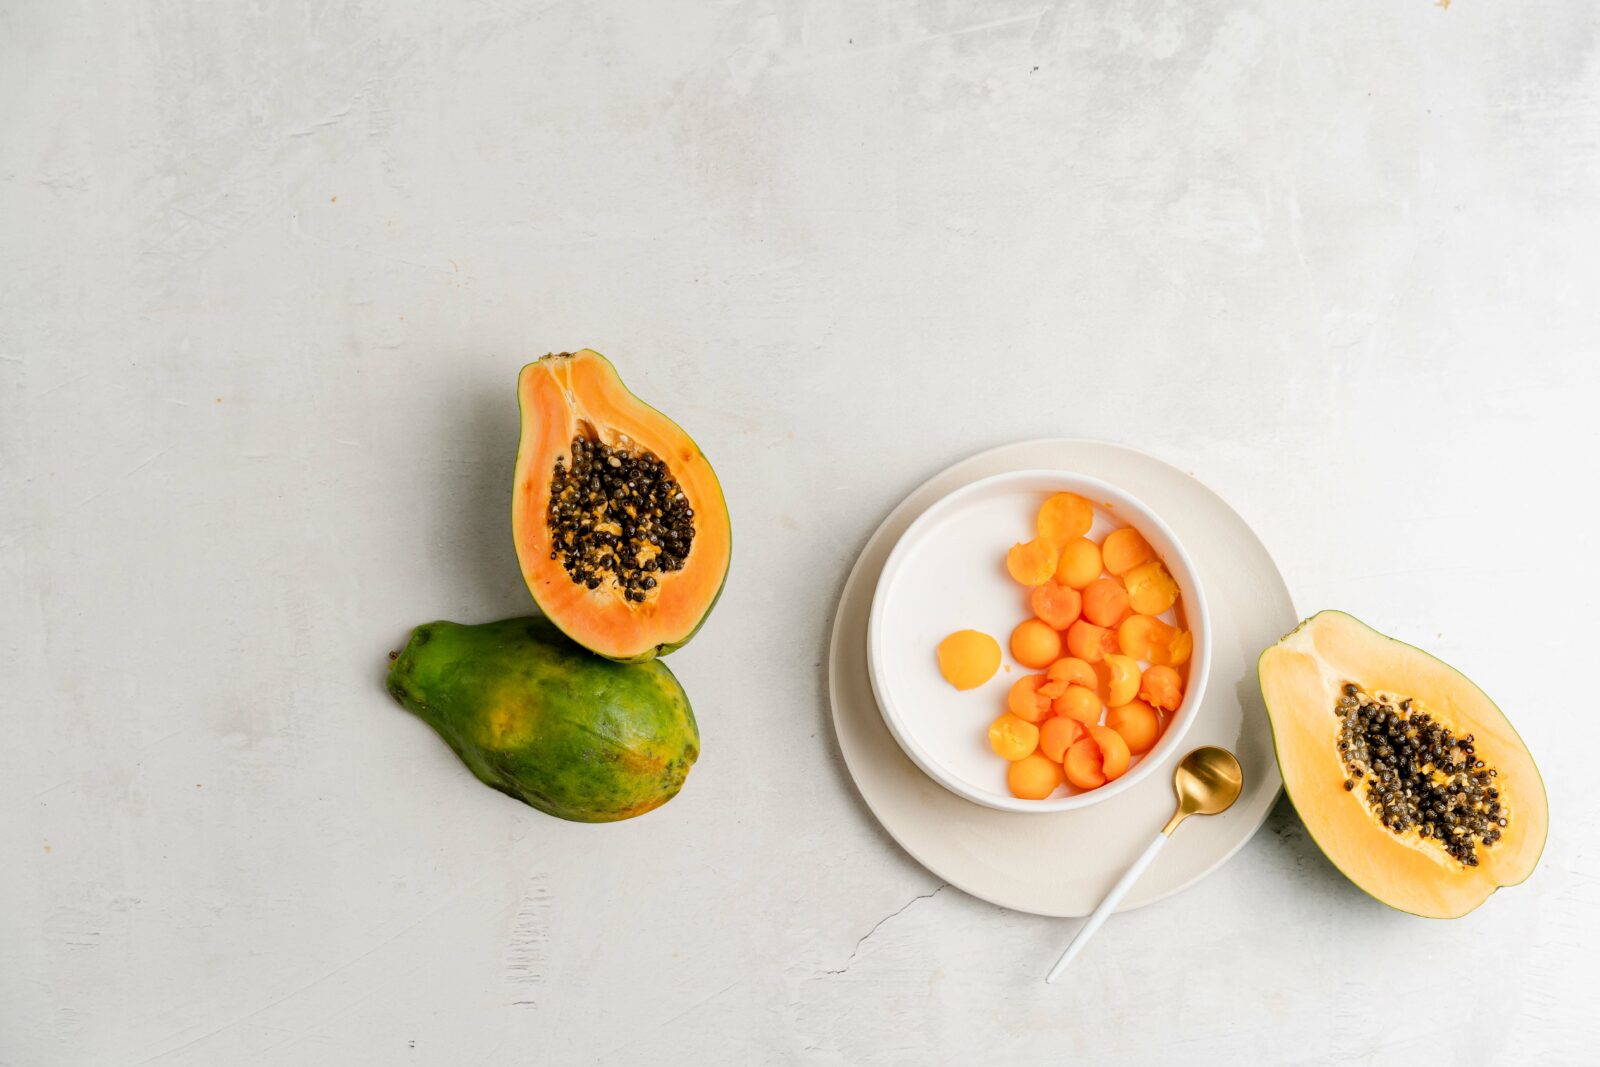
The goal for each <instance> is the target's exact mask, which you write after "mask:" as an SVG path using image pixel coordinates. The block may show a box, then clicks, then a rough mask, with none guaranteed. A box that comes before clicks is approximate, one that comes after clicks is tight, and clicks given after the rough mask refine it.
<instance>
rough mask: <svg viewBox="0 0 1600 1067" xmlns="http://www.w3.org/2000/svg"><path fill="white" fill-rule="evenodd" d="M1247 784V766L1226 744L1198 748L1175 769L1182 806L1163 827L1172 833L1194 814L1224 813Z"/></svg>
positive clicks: (1174, 785) (1176, 790)
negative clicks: (1245, 781)
mask: <svg viewBox="0 0 1600 1067" xmlns="http://www.w3.org/2000/svg"><path fill="white" fill-rule="evenodd" d="M1243 787H1244V770H1243V768H1241V767H1240V766H1239V760H1238V759H1237V758H1236V757H1235V756H1234V754H1233V753H1232V752H1229V751H1228V750H1227V749H1225V748H1217V747H1215V746H1213V745H1207V746H1206V747H1205V748H1197V749H1195V750H1194V751H1193V752H1191V753H1189V754H1188V755H1187V756H1185V757H1183V759H1182V760H1181V761H1179V763H1178V766H1177V768H1176V769H1175V770H1173V772H1172V791H1173V792H1174V793H1176V794H1177V795H1178V810H1177V811H1175V812H1173V813H1172V819H1171V821H1170V822H1168V823H1167V825H1166V826H1165V827H1163V828H1162V830H1161V832H1162V833H1163V834H1168V835H1170V834H1171V833H1172V831H1173V830H1174V829H1176V828H1177V825H1178V824H1179V823H1181V822H1182V821H1183V820H1185V819H1187V818H1188V817H1189V816H1191V815H1220V814H1222V813H1223V812H1225V811H1227V810H1228V809H1229V808H1231V807H1232V806H1233V802H1234V801H1235V800H1238V799H1239V790H1240V789H1242V788H1243Z"/></svg>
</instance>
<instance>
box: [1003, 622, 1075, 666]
mask: <svg viewBox="0 0 1600 1067" xmlns="http://www.w3.org/2000/svg"><path fill="white" fill-rule="evenodd" d="M1074 625H1076V624H1074ZM1060 656H1061V635H1060V634H1058V633H1056V631H1054V630H1052V629H1051V628H1050V627H1049V626H1047V625H1045V624H1044V623H1042V622H1040V621H1039V620H1038V619H1024V620H1023V621H1022V622H1021V623H1018V624H1017V628H1016V629H1015V630H1012V631H1011V658H1012V659H1014V660H1016V661H1017V662H1018V663H1020V664H1022V665H1023V666H1024V667H1029V668H1032V669H1033V670H1043V669H1044V668H1046V667H1048V666H1050V664H1052V663H1054V662H1055V661H1056V660H1057V659H1058V658H1059V657H1060Z"/></svg>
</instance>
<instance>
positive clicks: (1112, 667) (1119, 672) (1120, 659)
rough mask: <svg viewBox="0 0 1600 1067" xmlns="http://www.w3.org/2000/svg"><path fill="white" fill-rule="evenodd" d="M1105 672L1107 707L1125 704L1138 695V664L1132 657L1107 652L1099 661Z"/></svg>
mask: <svg viewBox="0 0 1600 1067" xmlns="http://www.w3.org/2000/svg"><path fill="white" fill-rule="evenodd" d="M1101 669H1102V670H1104V671H1105V676H1106V681H1105V700H1106V704H1107V706H1109V707H1116V706H1117V705H1118V704H1126V703H1127V702H1128V701H1130V700H1132V699H1133V698H1134V697H1136V696H1138V695H1139V664H1138V663H1136V662H1134V659H1133V657H1132V656H1124V655H1122V654H1121V653H1118V652H1108V653H1106V657H1105V659H1104V660H1102V661H1101Z"/></svg>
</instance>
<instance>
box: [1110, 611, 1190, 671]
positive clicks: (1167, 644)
mask: <svg viewBox="0 0 1600 1067" xmlns="http://www.w3.org/2000/svg"><path fill="white" fill-rule="evenodd" d="M1177 635H1178V631H1177V630H1176V629H1174V628H1173V627H1171V626H1168V625H1167V624H1166V623H1164V622H1162V621H1161V620H1160V619H1157V618H1155V617H1153V616H1150V615H1129V616H1128V617H1127V618H1126V619H1123V620H1122V624H1121V625H1120V626H1118V627H1117V647H1118V648H1120V649H1121V650H1122V653H1123V655H1126V656H1132V657H1133V658H1134V659H1139V660H1144V661H1145V662H1146V663H1166V662H1167V660H1168V654H1169V652H1170V650H1171V647H1172V642H1173V641H1174V640H1175V639H1176V637H1177Z"/></svg>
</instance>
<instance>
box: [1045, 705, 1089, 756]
mask: <svg viewBox="0 0 1600 1067" xmlns="http://www.w3.org/2000/svg"><path fill="white" fill-rule="evenodd" d="M1083 736H1084V730H1083V723H1081V722H1079V721H1078V720H1077V719H1068V718H1066V717H1064V716H1061V715H1056V716H1054V717H1052V718H1049V719H1046V720H1045V722H1044V725H1042V726H1040V727H1039V751H1040V752H1043V753H1044V754H1045V756H1047V757H1048V758H1050V759H1052V760H1054V761H1055V762H1057V763H1060V762H1061V761H1062V760H1064V759H1066V758H1067V749H1069V748H1071V747H1072V746H1073V745H1074V744H1075V743H1076V742H1077V740H1078V739H1079V738H1080V737H1083Z"/></svg>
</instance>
